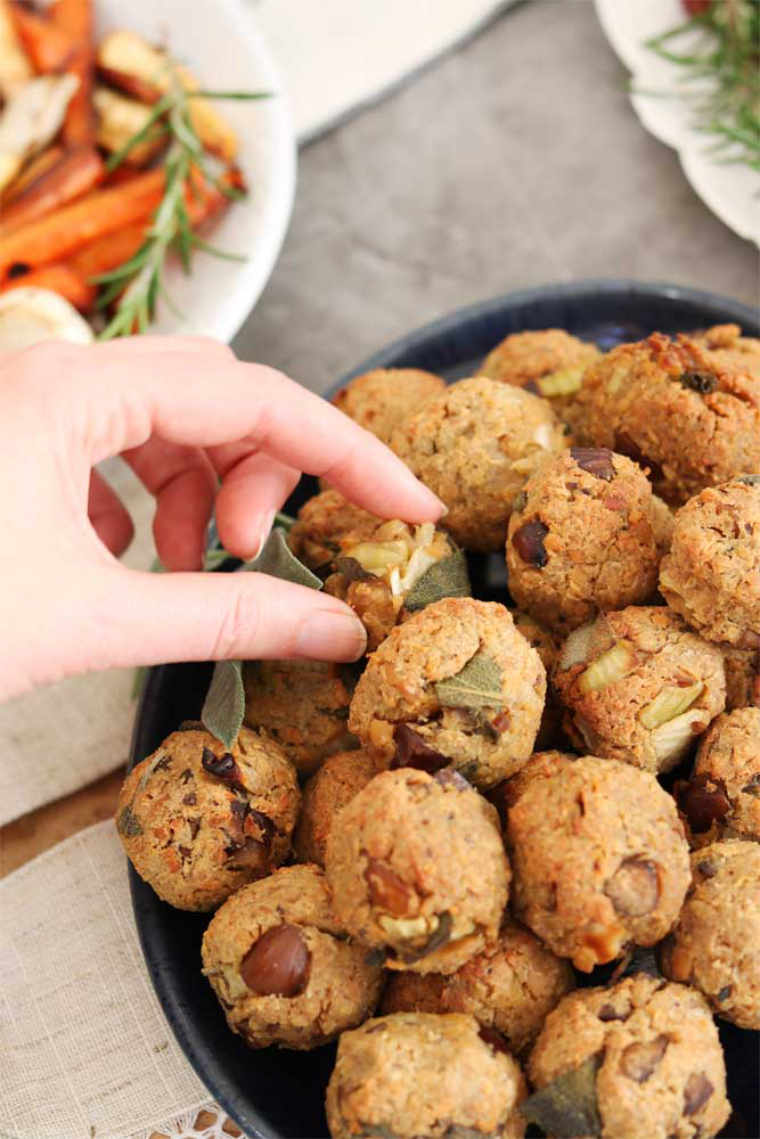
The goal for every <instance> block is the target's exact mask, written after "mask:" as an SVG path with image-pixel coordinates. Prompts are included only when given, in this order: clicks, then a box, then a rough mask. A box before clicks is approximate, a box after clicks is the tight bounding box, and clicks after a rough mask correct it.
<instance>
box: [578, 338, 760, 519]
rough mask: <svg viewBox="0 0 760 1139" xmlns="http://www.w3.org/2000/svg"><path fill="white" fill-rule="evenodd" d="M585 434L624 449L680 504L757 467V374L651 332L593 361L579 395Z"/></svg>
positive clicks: (759, 401) (602, 444)
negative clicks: (730, 366) (594, 362)
mask: <svg viewBox="0 0 760 1139" xmlns="http://www.w3.org/2000/svg"><path fill="white" fill-rule="evenodd" d="M578 400H579V403H580V404H581V408H582V414H583V415H584V417H585V423H586V430H587V433H588V436H589V441H590V442H592V443H593V444H594V445H595V446H598V447H611V448H612V449H613V450H615V451H618V452H620V453H621V454H623V455H628V456H630V458H632V459H634V460H635V461H636V462H637V463H639V464H640V465H641V466H642V467H645V468H646V469H647V470H648V472H649V477H650V478H651V480H652V482H653V484H654V488H655V490H656V492H657V493H658V494H659V495H661V496H662V497H663V498H664V499H666V501H667V502H670V503H673V504H675V505H678V504H680V503H682V502H685V501H686V500H687V499H688V498H690V497H691V496H692V495H694V494H697V493H698V492H699V491H700V490H703V489H704V488H705V487H707V486H717V485H718V484H719V483H722V482H726V481H727V480H728V479H731V478H733V477H734V476H735V475H740V474H745V473H747V472H751V471H757V470H760V377H757V376H753V375H752V374H751V373H750V372H749V371H737V370H736V369H735V368H727V367H724V366H723V365H722V364H721V363H720V362H719V361H717V360H715V359H714V358H712V357H711V355H710V353H709V352H708V351H707V350H706V349H705V348H704V347H703V346H702V345H700V344H699V343H697V342H696V341H695V340H690V339H689V338H688V337H687V336H679V337H678V339H677V340H676V341H675V342H674V341H671V340H670V339H669V338H668V337H667V336H663V335H662V334H661V333H659V332H657V333H654V334H653V335H652V336H650V337H649V338H648V339H647V340H642V341H640V342H639V343H637V344H621V345H620V346H619V347H618V348H614V349H613V350H612V351H611V352H609V353H608V354H607V355H606V356H604V357H603V358H602V359H601V360H600V361H599V362H598V363H596V364H592V365H591V367H590V368H589V369H588V371H587V372H586V374H585V376H584V379H583V387H582V388H581V391H580V392H579V394H578Z"/></svg>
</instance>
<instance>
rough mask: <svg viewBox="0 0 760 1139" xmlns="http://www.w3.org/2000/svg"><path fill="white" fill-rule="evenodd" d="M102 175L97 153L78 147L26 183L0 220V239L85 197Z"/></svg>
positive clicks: (4, 210)
mask: <svg viewBox="0 0 760 1139" xmlns="http://www.w3.org/2000/svg"><path fill="white" fill-rule="evenodd" d="M104 172H105V166H104V163H103V159H102V158H101V157H100V154H99V153H98V151H97V150H94V149H92V148H90V147H86V146H80V147H76V148H75V149H74V150H70V151H69V152H68V153H67V154H64V155H63V156H62V157H61V158H60V159H59V161H58V162H57V163H56V164H55V165H54V166H51V167H50V168H49V169H48V170H45V171H44V172H43V173H42V174H40V175H39V177H37V178H35V179H34V180H33V181H32V182H29V183H28V184H27V186H26V188H25V189H24V190H23V191H22V192H21V193H20V194H17V195H16V196H15V198H14V200H13V202H12V203H11V204H10V205H9V206H7V207H6V208H5V209H3V212H2V215H1V216H0V237H4V236H5V235H6V234H8V233H11V232H12V231H13V230H14V229H18V228H19V227H20V226H22V225H28V223H29V222H32V221H36V220H37V218H41V217H44V216H45V214H49V213H52V212H53V210H57V209H59V208H60V207H61V206H64V205H66V203H67V202H72V201H73V200H74V199H75V198H80V197H82V195H83V194H87V193H89V191H90V190H92V189H94V187H95V186H97V185H98V183H99V182H100V181H101V179H102V177H103V174H104Z"/></svg>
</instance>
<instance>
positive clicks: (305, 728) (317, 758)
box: [243, 660, 356, 775]
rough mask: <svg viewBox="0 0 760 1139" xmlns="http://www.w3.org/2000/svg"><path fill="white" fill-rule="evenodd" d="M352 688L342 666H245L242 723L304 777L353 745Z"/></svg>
mask: <svg viewBox="0 0 760 1139" xmlns="http://www.w3.org/2000/svg"><path fill="white" fill-rule="evenodd" d="M355 682H356V678H355V674H354V673H353V672H352V670H351V668H350V667H349V666H347V665H339V664H328V663H327V662H326V661H306V660H261V661H247V662H246V664H245V667H244V669H243V686H244V688H245V720H246V723H247V724H250V725H251V727H253V728H264V729H266V731H267V732H268V733H269V734H270V735H271V736H272V737H273V738H274V739H275V740H277V743H278V744H279V745H280V747H281V748H282V750H283V751H284V752H285V754H286V755H287V757H288V759H289V760H290V761H291V763H293V764H294V766H295V768H296V770H297V771H298V772H299V773H300V774H302V775H308V774H310V773H311V772H312V771H315V770H316V768H318V767H319V765H320V764H321V763H322V762H323V760H324V759H325V758H326V757H327V756H329V755H332V754H333V753H334V752H336V751H342V750H343V749H345V748H350V747H353V746H355V745H356V739H355V738H354V736H352V735H351V733H350V732H349V730H348V708H349V704H350V703H351V695H352V693H353V690H354V684H355Z"/></svg>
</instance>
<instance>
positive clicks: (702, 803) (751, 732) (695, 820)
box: [676, 708, 760, 847]
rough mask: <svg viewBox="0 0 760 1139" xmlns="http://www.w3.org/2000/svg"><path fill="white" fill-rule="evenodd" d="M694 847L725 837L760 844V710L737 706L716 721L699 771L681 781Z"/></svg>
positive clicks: (681, 797) (702, 749)
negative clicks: (752, 840)
mask: <svg viewBox="0 0 760 1139" xmlns="http://www.w3.org/2000/svg"><path fill="white" fill-rule="evenodd" d="M676 798H677V800H678V805H679V807H680V809H681V813H682V815H683V818H684V820H685V823H686V827H687V832H688V834H689V837H690V839H691V844H692V846H697V847H699V846H706V845H708V844H709V843H712V842H715V841H717V840H718V839H721V838H745V839H754V841H755V842H760V708H737V709H735V711H733V712H730V713H728V714H727V715H725V716H718V718H717V720H713V722H712V724H711V725H710V729H709V731H708V732H707V733H706V734H705V735H704V736H703V737H702V742H701V743H700V745H699V751H698V752H697V759H696V762H695V764H694V773H693V775H692V777H691V779H690V780H689V781H688V782H682V783H677V784H676Z"/></svg>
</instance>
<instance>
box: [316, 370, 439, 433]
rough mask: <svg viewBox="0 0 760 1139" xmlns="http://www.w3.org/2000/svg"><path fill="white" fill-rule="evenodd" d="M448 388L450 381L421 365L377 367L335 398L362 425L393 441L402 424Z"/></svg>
mask: <svg viewBox="0 0 760 1139" xmlns="http://www.w3.org/2000/svg"><path fill="white" fill-rule="evenodd" d="M445 387H446V381H445V380H442V379H441V377H440V376H434V375H433V373H432V372H423V371H421V370H420V369H419V368H376V369H375V371H374V372H365V373H364V375H363V376H357V377H356V378H355V379H353V380H351V382H350V383H349V384H347V385H346V386H345V387H344V388H341V390H340V391H339V392H338V394H337V395H336V396H335V397H334V398H333V403H334V404H335V406H336V407H339V408H340V410H341V411H342V412H345V414H346V415H348V416H350V418H351V419H354V420H356V422H357V423H358V424H359V426H360V427H364V428H366V430H367V431H371V432H372V434H373V435H377V437H378V439H381V440H382V441H383V443H390V441H391V436H392V435H393V432H394V430H395V429H396V427H398V426H399V424H401V423H403V422H404V420H405V419H408V417H409V416H410V415H414V414H415V412H417V411H419V409H420V408H421V407H424V405H425V404H426V403H429V402H430V400H431V399H433V398H434V397H435V396H437V395H440V394H441V392H442V391H443V390H444V389H445Z"/></svg>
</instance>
